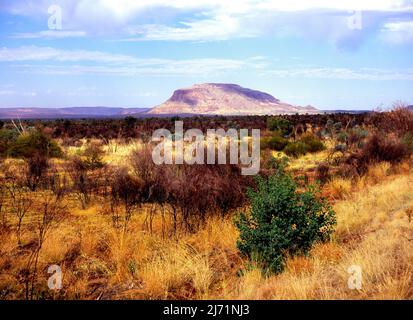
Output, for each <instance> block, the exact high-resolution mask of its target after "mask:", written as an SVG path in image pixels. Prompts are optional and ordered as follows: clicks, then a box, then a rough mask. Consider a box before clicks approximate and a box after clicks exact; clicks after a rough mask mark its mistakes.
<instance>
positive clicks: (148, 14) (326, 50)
mask: <svg viewBox="0 0 413 320" xmlns="http://www.w3.org/2000/svg"><path fill="white" fill-rule="evenodd" d="M209 82H217V83H236V84H239V85H241V86H243V87H248V88H251V89H256V90H261V91H264V92H267V93H270V94H272V95H273V96H275V97H276V98H278V99H280V100H282V101H284V102H287V103H291V104H294V105H300V106H306V105H312V106H315V107H317V108H320V109H377V108H388V107H390V106H391V105H392V104H393V103H394V102H396V101H402V102H405V103H408V104H413V0H347V1H342V0H340V1H339V0H289V1H285V0H268V1H267V0H225V1H224V0H175V1H173V0H169V1H165V0H152V1H150V0H0V107H72V106H108V107H152V106H155V105H158V104H160V103H162V102H164V101H165V100H166V99H168V98H169V97H170V96H171V95H172V93H173V91H174V90H176V89H179V88H184V87H189V86H191V85H193V84H196V83H209Z"/></svg>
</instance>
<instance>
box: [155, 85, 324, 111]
mask: <svg viewBox="0 0 413 320" xmlns="http://www.w3.org/2000/svg"><path fill="white" fill-rule="evenodd" d="M148 113H149V114H155V115H158V114H180V113H186V114H201V115H274V114H288V113H318V110H317V109H316V108H314V107H311V106H307V107H298V106H293V105H291V104H288V103H286V102H282V101H280V100H279V99H276V98H275V97H273V96H272V95H270V94H268V93H265V92H262V91H258V90H253V89H249V88H244V87H241V86H240V85H237V84H232V83H204V84H195V85H193V86H191V87H188V88H183V89H178V90H175V91H174V93H173V94H172V96H171V97H170V98H169V99H168V100H166V101H165V102H164V103H162V104H160V105H158V106H155V107H154V108H152V109H151V110H150V111H149V112H148Z"/></svg>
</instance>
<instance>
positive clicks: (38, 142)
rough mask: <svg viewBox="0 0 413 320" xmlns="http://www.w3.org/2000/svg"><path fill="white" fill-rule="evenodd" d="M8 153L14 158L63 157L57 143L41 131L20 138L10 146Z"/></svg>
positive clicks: (31, 132)
mask: <svg viewBox="0 0 413 320" xmlns="http://www.w3.org/2000/svg"><path fill="white" fill-rule="evenodd" d="M7 153H8V155H9V156H10V157H14V158H31V157H33V156H34V155H36V154H37V155H43V156H46V157H50V158H58V157H61V156H62V155H63V152H62V149H60V147H59V145H58V144H57V143H56V141H54V140H52V139H51V138H49V137H48V136H46V135H45V134H44V133H43V132H41V131H39V130H35V131H30V132H28V133H25V134H22V135H20V136H18V137H17V139H16V140H15V141H14V142H13V143H11V145H10V146H9V148H8V151H7Z"/></svg>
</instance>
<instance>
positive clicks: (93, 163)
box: [83, 142, 105, 170]
mask: <svg viewBox="0 0 413 320" xmlns="http://www.w3.org/2000/svg"><path fill="white" fill-rule="evenodd" d="M104 154H105V152H104V151H103V149H102V146H101V145H100V144H98V143H96V142H91V143H89V144H88V145H87V147H86V149H85V151H84V152H83V155H84V156H85V157H86V159H85V165H86V166H87V168H88V169H90V170H94V169H99V168H102V167H104V165H105V163H104V162H103V155H104Z"/></svg>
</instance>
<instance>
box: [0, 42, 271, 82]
mask: <svg viewBox="0 0 413 320" xmlns="http://www.w3.org/2000/svg"><path fill="white" fill-rule="evenodd" d="M0 62H6V63H10V62H14V64H13V65H12V67H14V68H18V69H19V70H20V71H21V72H28V73H36V74H54V75H73V74H77V75H78V74H98V75H119V76H136V75H160V74H162V75H207V74H211V73H222V72H229V71H235V70H241V69H243V68H251V67H252V68H256V69H260V68H263V67H264V66H265V60H263V58H261V59H259V60H257V59H256V57H253V58H252V59H247V60H236V59H218V58H216V59H215V58H199V59H183V60H173V59H156V58H139V57H135V56H129V55H120V54H112V53H107V52H101V51H87V50H62V49H56V48H51V47H37V46H26V47H19V48H1V49H0ZM23 62H30V63H29V64H23ZM45 63H46V64H45Z"/></svg>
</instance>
